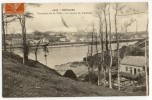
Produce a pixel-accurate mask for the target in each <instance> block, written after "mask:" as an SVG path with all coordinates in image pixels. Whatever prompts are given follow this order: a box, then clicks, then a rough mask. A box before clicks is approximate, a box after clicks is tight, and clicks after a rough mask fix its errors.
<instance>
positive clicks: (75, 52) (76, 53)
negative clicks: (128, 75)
mask: <svg viewBox="0 0 152 100" xmlns="http://www.w3.org/2000/svg"><path fill="white" fill-rule="evenodd" d="M134 43H136V42H128V43H127V42H126V43H120V48H121V47H122V46H124V45H132V44H134ZM100 48H101V47H100V46H98V49H99V51H100ZM48 49H49V53H48V55H47V66H49V67H50V68H54V66H55V65H61V64H65V63H68V62H73V61H82V60H83V58H84V57H86V55H87V50H88V46H87V45H86V46H84V45H83V46H70V47H56V48H54V47H48ZM112 49H113V50H114V49H116V44H112ZM13 52H14V53H16V54H18V55H20V56H23V54H22V51H21V49H18V48H14V49H13ZM29 59H33V60H35V55H34V52H32V51H31V52H30V54H29ZM38 61H39V62H41V63H43V64H46V62H45V57H44V52H43V49H39V51H38Z"/></svg>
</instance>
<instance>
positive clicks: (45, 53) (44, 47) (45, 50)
mask: <svg viewBox="0 0 152 100" xmlns="http://www.w3.org/2000/svg"><path fill="white" fill-rule="evenodd" d="M48 45H49V43H47V44H45V45H43V51H44V57H45V64H46V66H47V53H48V52H49V50H48V48H47V46H48Z"/></svg>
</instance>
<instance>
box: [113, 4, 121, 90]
mask: <svg viewBox="0 0 152 100" xmlns="http://www.w3.org/2000/svg"><path fill="white" fill-rule="evenodd" d="M115 11H116V13H115V19H114V20H115V31H116V39H117V60H118V62H117V67H118V74H117V76H118V90H120V73H119V72H120V68H119V67H120V65H119V63H120V56H119V36H118V28H117V14H118V11H119V4H118V3H116V7H115Z"/></svg>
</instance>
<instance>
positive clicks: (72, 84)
mask: <svg viewBox="0 0 152 100" xmlns="http://www.w3.org/2000/svg"><path fill="white" fill-rule="evenodd" d="M10 55H11V54H10V53H8V52H4V51H3V58H2V59H3V61H2V62H3V65H2V66H3V67H2V76H3V97H51V96H53V97H54V96H118V95H120V96H127V95H135V94H131V93H125V92H123V91H117V90H114V89H108V88H105V87H98V86H96V85H92V84H90V83H87V82H78V81H75V80H72V79H69V78H65V77H63V76H61V75H60V74H58V73H57V72H56V71H55V70H53V69H50V68H48V67H47V66H45V65H43V64H41V63H39V62H35V61H32V60H29V64H28V65H26V66H25V65H24V66H23V65H22V64H21V61H22V58H21V57H20V56H18V55H15V54H12V55H11V59H10Z"/></svg>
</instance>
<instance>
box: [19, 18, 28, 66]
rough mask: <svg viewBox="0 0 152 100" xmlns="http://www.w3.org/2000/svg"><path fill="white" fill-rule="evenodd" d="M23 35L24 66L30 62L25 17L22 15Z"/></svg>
mask: <svg viewBox="0 0 152 100" xmlns="http://www.w3.org/2000/svg"><path fill="white" fill-rule="evenodd" d="M21 20H22V23H21V25H22V35H23V64H25V63H26V62H27V61H28V47H27V43H26V26H25V15H22V18H21Z"/></svg>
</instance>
